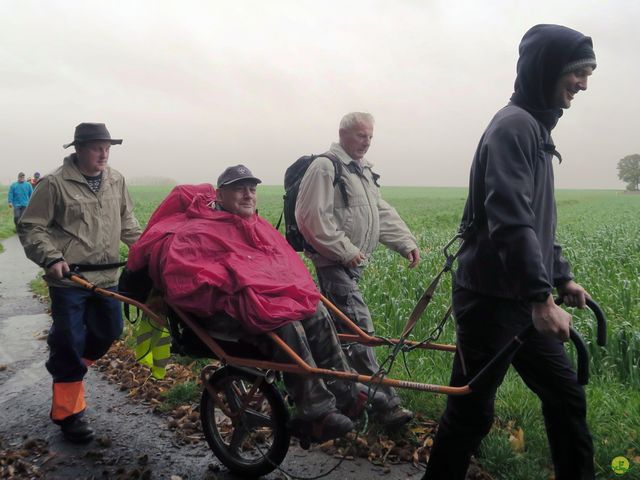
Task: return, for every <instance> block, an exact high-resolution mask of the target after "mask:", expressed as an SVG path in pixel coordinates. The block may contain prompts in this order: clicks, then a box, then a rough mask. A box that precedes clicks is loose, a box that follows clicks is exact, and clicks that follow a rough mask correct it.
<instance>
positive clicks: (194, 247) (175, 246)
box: [127, 184, 320, 333]
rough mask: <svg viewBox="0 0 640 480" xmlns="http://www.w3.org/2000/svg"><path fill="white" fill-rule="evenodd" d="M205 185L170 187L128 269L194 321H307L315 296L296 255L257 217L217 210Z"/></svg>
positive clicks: (255, 329) (260, 327) (253, 329)
mask: <svg viewBox="0 0 640 480" xmlns="http://www.w3.org/2000/svg"><path fill="white" fill-rule="evenodd" d="M214 200H215V190H214V188H213V187H212V186H211V185H209V184H201V185H182V186H178V187H176V188H174V189H173V190H172V191H171V193H170V194H169V196H168V197H167V198H166V199H165V200H164V201H163V202H162V203H161V204H160V206H159V207H158V208H157V209H156V211H155V212H154V213H153V215H152V216H151V218H150V219H149V223H148V224H147V228H146V229H145V231H144V233H143V234H142V236H141V237H140V239H139V240H138V241H137V242H136V243H135V244H134V245H133V246H132V247H131V249H130V251H129V259H128V261H127V267H128V268H129V269H130V270H132V271H136V270H139V269H141V268H144V267H145V266H148V268H149V276H150V277H151V279H152V280H153V283H154V286H155V287H156V288H157V289H159V290H160V291H161V292H162V293H163V296H164V299H165V301H167V303H169V304H170V305H173V306H175V307H177V308H179V309H181V310H184V311H187V312H191V313H193V314H195V315H197V316H199V317H211V316H213V314H214V313H216V312H225V313H227V314H228V315H230V316H232V317H234V318H236V319H237V320H238V322H239V323H240V324H241V325H242V326H243V327H244V328H245V329H246V330H247V331H248V332H250V333H264V332H266V331H270V330H273V329H275V328H278V327H280V326H282V325H284V324H286V323H289V322H292V321H295V320H302V319H304V318H306V317H309V316H311V315H312V314H313V313H314V312H315V311H316V308H317V305H318V301H319V299H320V294H319V293H318V290H317V288H316V286H315V283H314V281H313V279H312V278H311V275H310V274H309V272H308V270H307V268H306V267H305V265H304V263H303V262H302V260H301V259H300V257H299V256H298V254H297V253H296V252H295V251H294V250H293V249H292V248H291V247H290V246H289V244H288V243H287V242H286V240H285V239H284V238H283V237H282V235H280V233H279V232H278V231H277V230H276V229H275V228H273V227H272V226H271V225H270V224H269V223H268V222H267V221H266V220H264V219H263V218H261V217H259V216H258V215H257V214H256V215H253V216H252V217H251V218H249V219H243V218H241V217H239V216H237V215H234V214H231V213H228V212H224V211H219V210H214V209H213V208H212V204H213V201H214Z"/></svg>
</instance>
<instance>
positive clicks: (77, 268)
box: [69, 262, 127, 272]
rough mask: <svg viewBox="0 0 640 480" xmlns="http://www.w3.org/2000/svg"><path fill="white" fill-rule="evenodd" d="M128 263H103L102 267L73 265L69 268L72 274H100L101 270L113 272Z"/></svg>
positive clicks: (83, 264)
mask: <svg viewBox="0 0 640 480" xmlns="http://www.w3.org/2000/svg"><path fill="white" fill-rule="evenodd" d="M126 264H127V262H118V263H103V264H101V265H92V264H90V263H72V264H70V265H69V268H70V269H71V271H72V272H98V271H101V270H112V269H114V268H120V267H124V266H125V265H126Z"/></svg>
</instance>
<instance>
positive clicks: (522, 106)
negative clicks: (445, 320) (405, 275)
mask: <svg viewBox="0 0 640 480" xmlns="http://www.w3.org/2000/svg"><path fill="white" fill-rule="evenodd" d="M582 42H591V39H590V38H589V37H585V36H584V35H582V34H581V33H579V32H576V31H575V30H571V29H569V28H566V27H562V26H558V25H537V26H535V27H533V28H531V29H530V30H529V31H528V32H527V33H526V34H525V36H524V37H523V39H522V42H521V43H520V59H519V60H518V75H517V78H516V82H515V92H514V94H513V95H512V97H511V103H510V104H509V105H507V106H506V107H504V108H503V109H501V110H500V111H499V112H498V113H497V114H496V115H495V116H494V118H493V119H492V120H491V122H490V124H489V126H488V127H487V129H486V130H485V132H484V134H483V135H482V138H481V139H480V143H479V144H478V147H477V150H476V153H475V157H474V159H473V164H472V166H471V175H470V181H469V197H468V199H467V204H466V206H465V211H464V215H463V219H462V225H469V224H472V227H471V228H470V229H469V231H468V234H467V235H466V240H465V242H464V244H463V247H462V250H461V252H460V256H459V257H458V270H457V272H456V283H457V285H459V286H461V287H463V288H466V289H469V290H473V291H476V292H478V293H482V294H486V295H492V296H497V297H503V298H515V299H521V300H525V301H531V300H538V299H541V298H543V297H544V296H545V295H546V294H548V293H550V292H551V290H552V288H553V287H554V286H559V285H562V284H563V283H565V282H567V281H568V280H570V279H571V278H572V276H571V273H570V267H569V264H568V263H567V262H566V261H565V260H564V258H562V250H561V248H560V247H559V246H558V245H556V244H555V234H556V206H555V197H554V180H553V166H552V162H551V161H552V154H551V153H550V151H553V149H552V148H549V145H552V144H553V141H552V140H551V137H550V134H549V132H550V130H551V129H552V128H553V127H554V126H555V125H556V123H557V121H558V119H559V118H560V116H561V113H562V111H561V110H560V109H556V108H552V106H551V98H552V94H553V90H554V87H555V84H556V82H557V80H558V79H559V77H560V72H561V71H562V68H563V67H564V65H565V64H566V63H567V61H568V59H569V58H570V57H571V54H572V53H573V51H574V50H575V49H576V48H577V47H578V46H579V45H580V44H581V43H582Z"/></svg>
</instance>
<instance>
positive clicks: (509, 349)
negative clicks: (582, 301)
mask: <svg viewBox="0 0 640 480" xmlns="http://www.w3.org/2000/svg"><path fill="white" fill-rule="evenodd" d="M554 301H555V303H556V305H561V304H562V303H563V300H562V298H560V297H558V298H556V299H555V300H554ZM587 306H588V307H589V309H590V310H591V311H592V312H593V314H594V315H595V317H596V320H597V324H598V345H600V346H604V345H605V344H606V340H607V326H606V319H605V316H604V313H603V312H602V309H601V308H600V305H598V304H597V303H596V302H595V301H593V300H591V299H587ZM534 331H535V327H534V326H533V324H531V325H529V326H527V327H526V328H525V329H524V330H522V331H521V332H520V333H519V334H518V335H516V336H515V337H513V339H512V340H511V341H510V342H509V343H507V344H506V345H505V346H504V347H502V349H501V350H500V351H499V352H498V353H497V354H496V355H495V357H493V358H492V359H491V360H490V361H489V363H487V364H486V365H485V366H484V368H483V369H482V370H480V372H478V374H477V375H476V376H475V377H473V379H471V381H470V382H469V388H471V390H478V389H481V388H484V387H487V386H488V384H489V382H490V381H491V380H492V376H491V373H492V371H493V370H494V369H495V368H496V367H498V366H500V365H504V363H505V362H507V361H508V360H509V359H510V358H511V357H512V355H513V354H514V353H515V352H516V351H517V350H518V349H519V348H520V346H521V345H522V344H523V343H524V342H525V341H526V339H527V337H528V336H529V335H531V334H532V333H533V332H534ZM569 339H570V340H571V342H573V345H574V346H575V348H576V354H577V364H578V365H577V375H578V384H580V385H587V384H588V383H589V354H588V352H587V345H586V343H585V341H584V340H583V338H582V337H581V336H580V334H579V333H578V332H577V331H576V330H575V329H574V328H573V327H571V328H570V329H569Z"/></svg>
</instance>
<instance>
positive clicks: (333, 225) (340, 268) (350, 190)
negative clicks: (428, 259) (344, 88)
mask: <svg viewBox="0 0 640 480" xmlns="http://www.w3.org/2000/svg"><path fill="white" fill-rule="evenodd" d="M373 124H374V120H373V117H372V116H371V114H369V113H361V112H353V113H349V114H347V115H345V116H344V117H343V118H342V121H341V122H340V129H339V136H340V142H339V143H334V144H332V145H331V148H330V149H329V151H328V152H326V153H325V154H324V155H326V156H329V157H331V158H333V159H334V161H336V162H340V164H339V165H337V167H334V162H332V160H330V159H329V158H325V157H318V158H317V159H316V160H314V161H313V162H312V163H311V164H310V165H309V168H308V169H307V171H306V173H305V175H304V178H303V179H302V182H301V183H300V190H299V193H298V199H297V202H296V222H297V224H298V227H299V229H300V232H301V233H302V235H303V236H304V238H305V241H306V244H307V245H308V248H307V251H306V254H307V256H308V257H309V258H311V260H312V261H313V263H314V265H315V267H316V273H317V275H318V282H319V284H320V289H321V291H322V293H323V294H324V295H325V296H326V297H328V298H329V299H330V300H331V301H332V302H333V303H334V304H335V305H336V306H337V307H338V308H339V309H340V310H342V311H343V312H344V313H345V314H346V315H347V316H348V317H349V318H351V319H352V320H353V321H355V322H356V323H357V324H358V325H359V326H360V327H361V328H362V329H363V330H365V331H366V332H368V333H371V334H372V333H373V330H374V328H373V322H372V320H371V314H370V313H369V309H368V308H367V305H366V303H365V302H364V299H363V297H362V293H361V292H360V289H359V288H358V281H359V279H360V276H361V274H362V271H363V269H364V266H365V265H366V263H367V260H368V258H369V257H370V255H371V254H372V253H373V251H374V250H375V248H376V246H377V245H378V243H379V242H380V243H382V244H383V245H385V246H387V247H388V248H390V249H392V250H394V251H396V252H398V253H399V254H400V255H402V256H403V257H405V258H407V260H408V261H409V268H413V267H415V266H416V265H418V263H419V262H420V252H419V250H418V245H417V243H416V240H415V238H414V237H413V235H412V234H411V232H410V231H409V228H408V227H407V225H406V224H405V223H404V221H403V220H402V219H401V218H400V216H399V215H398V213H397V212H396V210H395V209H394V208H393V207H391V206H390V205H389V204H388V203H387V202H385V201H384V200H383V199H382V197H381V195H380V189H379V186H378V184H377V179H378V176H377V175H376V174H374V173H373V172H372V170H371V164H370V163H369V162H368V161H367V160H366V159H365V158H364V156H365V154H366V153H367V151H368V149H369V146H370V144H371V139H372V138H373ZM336 172H340V173H339V175H340V177H339V182H343V185H341V186H340V188H337V187H338V186H337V185H336V184H335V180H336ZM343 192H345V193H346V198H345V195H343ZM312 250H313V251H312ZM334 320H335V319H334ZM335 323H336V327H337V328H338V330H339V331H344V329H343V328H342V325H341V322H340V321H339V320H336V321H335ZM345 353H346V355H347V357H348V358H349V360H350V362H351V365H352V366H353V367H354V368H355V369H356V370H357V371H358V372H360V373H363V374H368V375H372V374H374V373H376V372H377V371H378V369H379V366H378V362H377V360H376V357H375V352H374V351H373V349H372V348H371V347H366V346H363V345H360V344H351V345H348V346H346V347H345ZM380 390H382V391H383V392H384V393H385V394H386V395H387V398H388V408H387V409H386V412H385V413H384V414H381V415H379V417H378V421H379V422H380V423H382V424H383V425H386V426H389V427H391V426H397V425H402V424H404V423H406V422H408V421H409V420H410V419H411V418H412V413H411V412H410V411H409V410H406V409H404V408H402V407H401V406H400V399H399V398H398V396H397V394H396V393H395V391H394V390H393V389H392V388H387V387H384V388H382V387H381V388H380Z"/></svg>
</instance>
